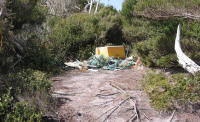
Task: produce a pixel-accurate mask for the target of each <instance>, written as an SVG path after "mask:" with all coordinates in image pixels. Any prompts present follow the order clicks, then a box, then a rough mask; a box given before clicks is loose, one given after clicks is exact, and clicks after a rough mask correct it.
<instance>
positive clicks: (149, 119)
mask: <svg viewBox="0 0 200 122" xmlns="http://www.w3.org/2000/svg"><path fill="white" fill-rule="evenodd" d="M144 116H145V117H146V118H147V119H148V120H149V121H150V120H151V119H150V118H149V117H148V116H147V115H146V114H145V113H144Z"/></svg>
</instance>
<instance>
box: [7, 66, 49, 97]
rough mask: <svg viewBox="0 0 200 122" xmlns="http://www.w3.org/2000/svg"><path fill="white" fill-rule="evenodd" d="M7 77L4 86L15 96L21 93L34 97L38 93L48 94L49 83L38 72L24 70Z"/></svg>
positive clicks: (44, 76) (41, 73)
mask: <svg viewBox="0 0 200 122" xmlns="http://www.w3.org/2000/svg"><path fill="white" fill-rule="evenodd" d="M8 77H9V79H8V81H6V85H7V87H12V91H13V93H15V94H16V95H18V94H23V93H28V94H29V95H34V93H36V92H39V91H41V92H46V93H48V92H49V91H50V88H51V82H50V81H49V80H48V77H47V76H46V74H45V73H43V72H41V71H38V70H32V69H26V70H22V71H20V72H18V73H12V74H9V76H8Z"/></svg>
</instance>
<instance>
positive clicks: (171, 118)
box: [168, 111, 175, 122]
mask: <svg viewBox="0 0 200 122" xmlns="http://www.w3.org/2000/svg"><path fill="white" fill-rule="evenodd" d="M174 114H175V111H174V112H173V113H172V115H171V117H170V118H169V120H168V122H172V120H173V118H174Z"/></svg>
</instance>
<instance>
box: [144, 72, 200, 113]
mask: <svg viewBox="0 0 200 122" xmlns="http://www.w3.org/2000/svg"><path fill="white" fill-rule="evenodd" d="M143 83H144V88H145V91H146V92H147V94H148V95H149V96H150V99H151V104H152V106H153V107H155V108H156V109H158V110H165V111H168V110H173V109H178V108H179V106H181V107H182V108H186V107H187V106H188V105H189V104H199V99H200V97H199V95H200V88H199V85H200V83H199V76H188V75H186V74H181V73H179V74H173V75H172V76H167V75H166V74H164V73H163V72H159V73H153V72H150V73H148V74H147V75H146V76H145V80H144V82H143Z"/></svg>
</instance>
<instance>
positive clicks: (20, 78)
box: [0, 69, 53, 122]
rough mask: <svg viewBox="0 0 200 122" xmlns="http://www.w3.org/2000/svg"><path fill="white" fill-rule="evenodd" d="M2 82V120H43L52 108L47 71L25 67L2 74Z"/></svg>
mask: <svg viewBox="0 0 200 122" xmlns="http://www.w3.org/2000/svg"><path fill="white" fill-rule="evenodd" d="M2 82H3V85H4V87H2V88H1V89H0V118H1V121H10V122H11V121H30V122H31V121H41V120H42V115H43V113H46V112H50V110H52V108H53V104H52V102H53V99H52V97H51V81H50V80H49V78H48V77H47V75H46V74H45V73H43V72H41V71H37V70H32V69H26V70H25V69H24V70H21V71H19V72H17V73H12V74H8V75H5V76H2ZM49 106H51V107H49Z"/></svg>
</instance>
